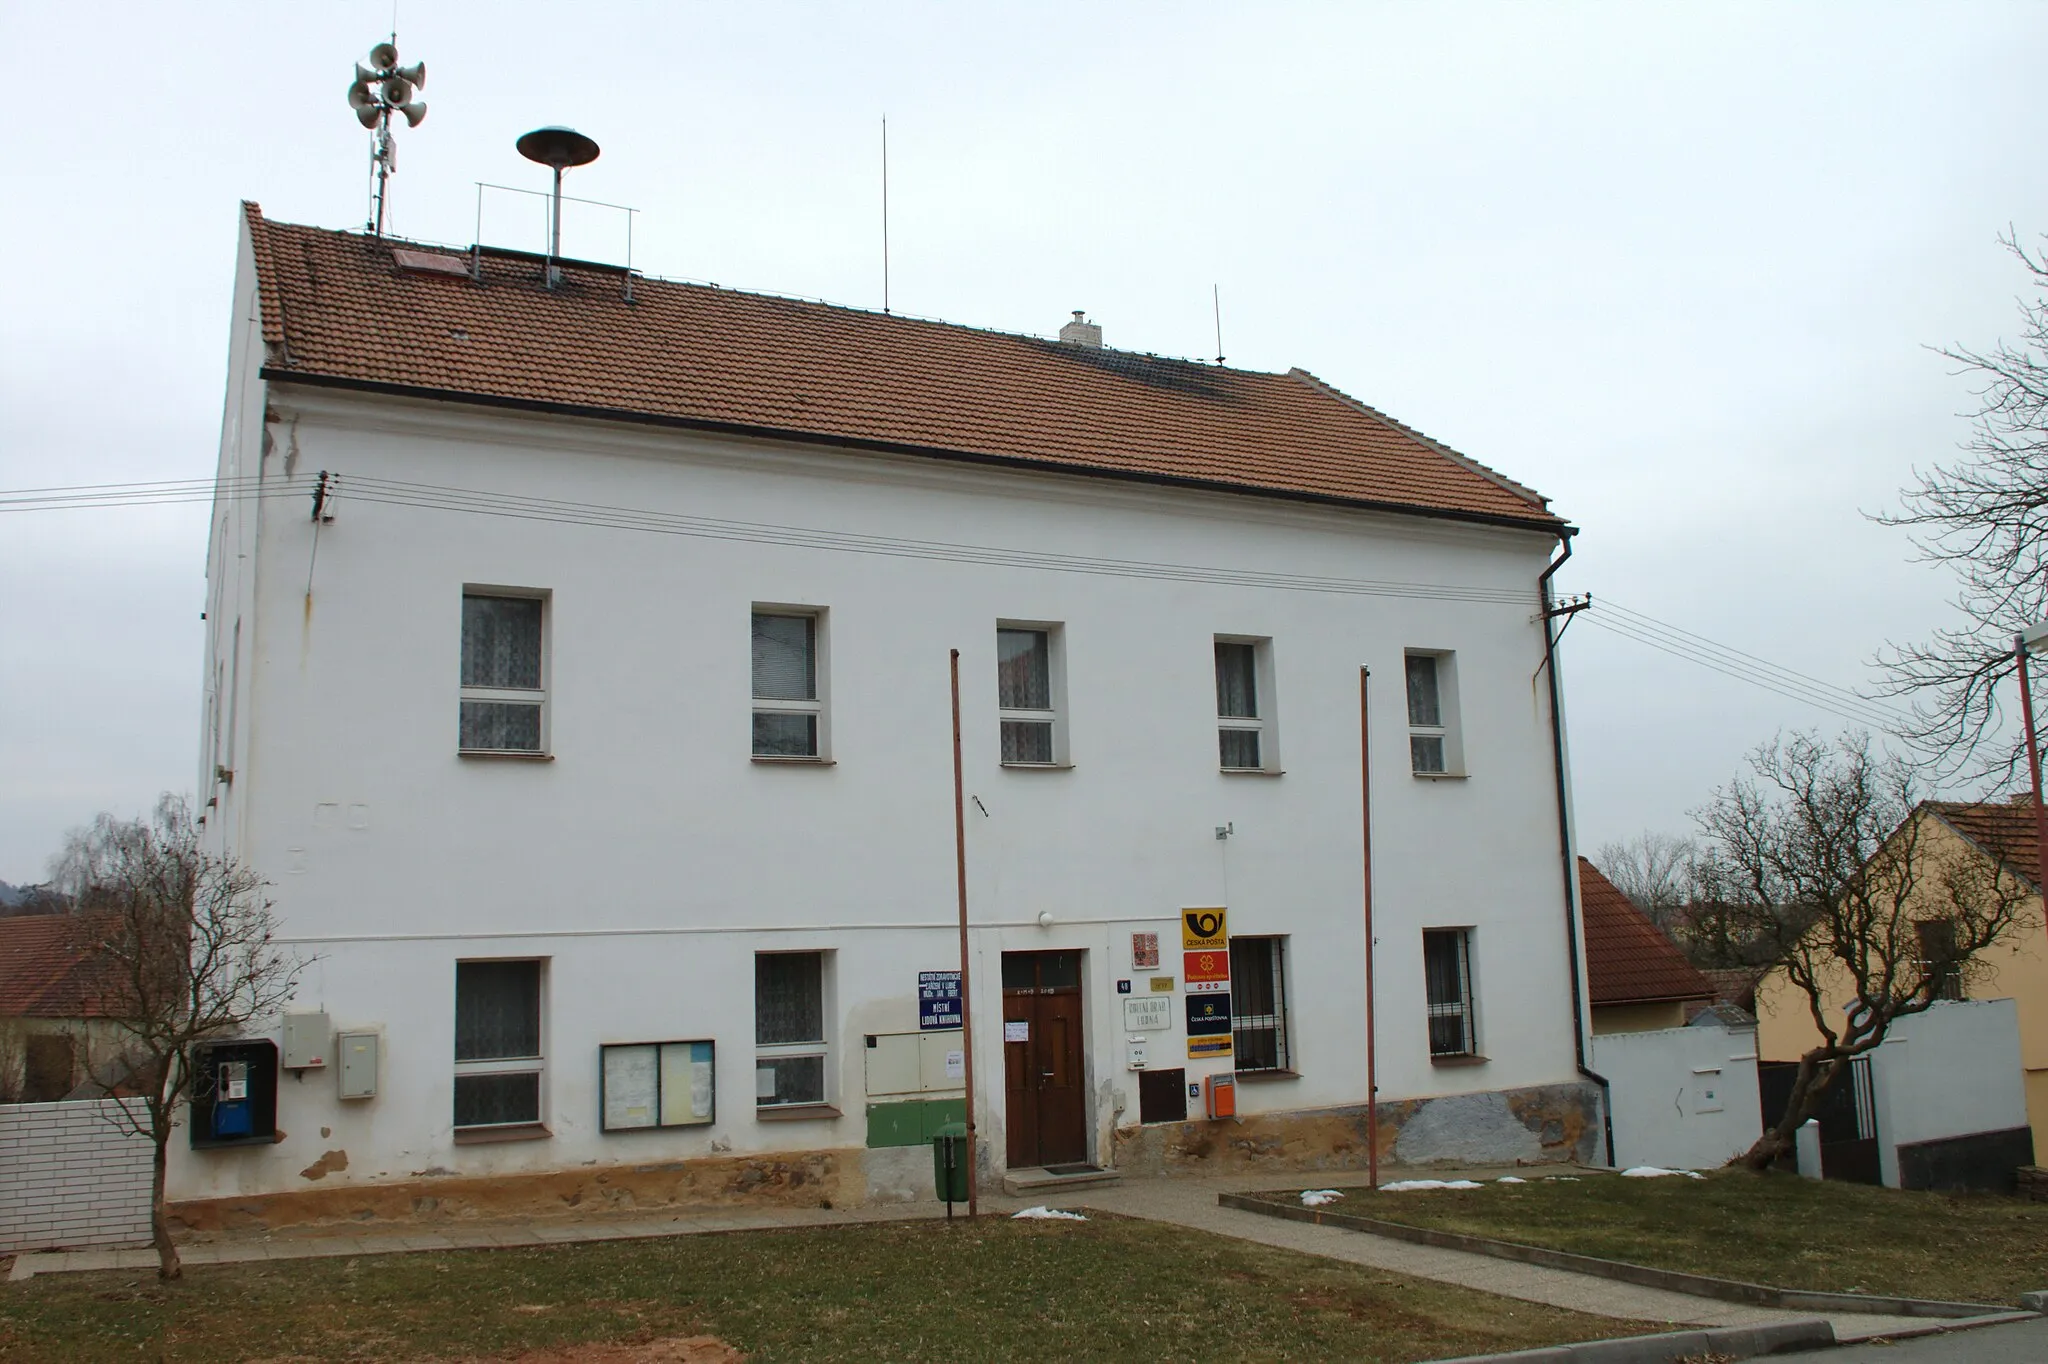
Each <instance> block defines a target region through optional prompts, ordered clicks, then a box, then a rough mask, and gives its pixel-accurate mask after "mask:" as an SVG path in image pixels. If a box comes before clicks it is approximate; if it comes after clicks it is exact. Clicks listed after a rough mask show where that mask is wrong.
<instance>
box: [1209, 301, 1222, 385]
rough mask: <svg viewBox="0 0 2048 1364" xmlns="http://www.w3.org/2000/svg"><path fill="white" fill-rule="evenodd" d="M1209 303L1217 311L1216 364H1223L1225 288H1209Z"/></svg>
mask: <svg viewBox="0 0 2048 1364" xmlns="http://www.w3.org/2000/svg"><path fill="white" fill-rule="evenodd" d="M1209 302H1210V304H1211V306H1213V307H1214V308H1215V310H1216V363H1217V364H1219V365H1220V364H1222V363H1223V287H1222V286H1221V285H1218V284H1212V285H1210V286H1209Z"/></svg>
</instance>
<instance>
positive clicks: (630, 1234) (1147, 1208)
mask: <svg viewBox="0 0 2048 1364" xmlns="http://www.w3.org/2000/svg"><path fill="white" fill-rule="evenodd" d="M1303 1178H1304V1176H1302V1175H1299V1174H1292V1175H1278V1176H1272V1177H1268V1178H1264V1179H1257V1178H1251V1179H1247V1178H1243V1177H1238V1178H1213V1179H1211V1178H1196V1177H1187V1176H1181V1177H1175V1178H1168V1179H1135V1180H1130V1181H1127V1182H1125V1183H1123V1184H1119V1185H1114V1186H1111V1187H1108V1188H1101V1189H1084V1190H1077V1191H1074V1192H1072V1193H1070V1194H1068V1195H1067V1196H1066V1197H1063V1198H1053V1199H1050V1200H1047V1199H1043V1198H1034V1199H1028V1200H1027V1199H1016V1198H1008V1197H1002V1196H992V1197H989V1198H985V1199H983V1200H982V1208H983V1211H984V1215H1007V1214H1008V1213H1011V1212H1015V1211H1017V1210H1018V1209H1020V1208H1023V1207H1025V1206H1028V1205H1029V1204H1030V1203H1033V1202H1041V1201H1050V1202H1052V1203H1053V1205H1054V1206H1057V1207H1070V1208H1097V1209H1100V1210H1102V1211H1104V1212H1113V1213H1118V1214H1121V1215H1123V1216H1126V1217H1138V1218H1144V1219H1146V1220H1149V1221H1154V1222H1168V1223H1172V1224H1174V1225H1176V1226H1183V1227H1191V1228H1194V1229H1196V1230H1199V1231H1206V1232H1212V1233H1215V1234H1216V1235H1219V1236H1231V1237H1236V1238H1237V1239H1239V1240H1243V1241H1255V1242H1258V1243H1259V1244H1261V1245H1268V1246H1278V1247H1281V1248H1283V1249H1287V1250H1294V1251H1300V1252H1302V1253H1304V1254H1308V1255H1320V1256H1323V1257H1325V1258H1327V1259H1332V1260H1342V1261H1345V1262H1347V1263H1349V1264H1357V1265H1369V1266H1371V1267H1372V1268H1374V1269H1384V1270H1391V1271H1393V1272H1395V1273H1400V1274H1408V1275H1412V1276H1414V1277H1416V1278H1419V1279H1434V1280H1437V1281H1438V1282H1441V1283H1450V1284H1457V1285H1459V1286H1461V1287H1465V1288H1474V1289H1478V1290H1480V1291H1482V1292H1486V1293H1495V1294H1499V1295H1500V1296H1502V1297H1509V1298H1520V1299H1522V1300H1524V1301H1527V1302H1541V1303H1549V1304H1551V1305H1553V1306H1557V1307H1565V1308H1570V1309H1572V1310H1574V1311H1579V1312H1586V1313H1591V1314H1593V1315H1595V1316H1603V1317H1615V1318H1619V1319H1622V1320H1626V1321H1643V1322H1653V1323H1668V1324H1671V1325H1688V1326H1748V1325H1757V1324H1761V1323H1765V1322H1774V1321H1792V1320H1797V1319H1801V1318H1810V1317H1812V1316H1814V1315H1816V1314H1814V1313H1811V1312H1791V1311H1784V1310H1781V1309H1777V1308H1768V1307H1749V1306H1745V1305H1742V1304H1739V1303H1729V1302H1721V1301H1719V1300H1717V1299H1713V1298H1697V1297H1693V1296H1691V1295H1690V1294H1684V1293H1671V1292H1666V1291H1664V1290H1662V1289H1654V1288H1642V1287H1638V1286H1636V1285H1634V1284H1626V1283H1617V1282H1615V1281H1614V1280H1612V1279H1601V1278H1595V1277H1593V1276H1591V1275H1585V1274H1574V1273H1571V1272H1569V1271H1566V1270H1560V1269H1549V1268H1545V1267H1543V1266H1541V1265H1527V1264H1521V1263H1519V1262H1516V1261H1512V1260H1499V1259H1495V1258H1493V1257H1492V1256H1489V1255H1475V1254H1472V1253H1470V1252H1467V1251H1461V1250H1441V1249H1438V1248H1436V1247H1433V1246H1417V1245H1411V1244H1409V1243H1407V1242H1405V1241H1393V1240H1388V1239H1385V1238H1383V1237H1378V1236H1372V1235H1369V1234H1367V1233H1364V1232H1358V1231H1352V1230H1349V1229H1347V1228H1343V1227H1332V1226H1317V1225H1314V1224H1311V1223H1305V1222H1289V1221H1282V1220H1280V1219H1278V1218H1272V1217H1262V1216H1260V1215H1259V1214H1257V1213H1251V1212H1244V1211H1241V1210H1239V1209H1235V1208H1224V1207H1219V1206H1218V1205H1217V1202H1216V1195H1217V1194H1219V1193H1222V1192H1225V1191H1230V1192H1240V1191H1245V1190H1251V1189H1275V1188H1299V1187H1301V1184H1302V1181H1303ZM943 1215H944V1214H943V1211H942V1209H941V1206H940V1205H939V1204H936V1203H910V1204H899V1205H893V1206H888V1207H878V1208H859V1209H824V1208H801V1209H799V1208H791V1209H749V1210H745V1211H735V1210H711V1211H704V1212H682V1213H665V1214H660V1215H654V1216H645V1215H643V1216H619V1217H603V1218H597V1217H593V1218H589V1219H578V1220H566V1219H565V1220H562V1221H559V1222H507V1223H499V1224H488V1225H478V1226H458V1227H446V1228H431V1229H430V1228H425V1227H421V1228H416V1229H415V1228H408V1229H405V1230H403V1231H398V1230H390V1231H374V1232H372V1231H365V1232H360V1233H351V1232H336V1231H334V1230H333V1229H332V1228H307V1229H303V1230H298V1231H293V1232H279V1233H272V1234H267V1235H237V1236H224V1237H220V1238H218V1239H213V1240H207V1241H199V1242H193V1243H189V1244H185V1245H181V1246H180V1247H179V1253H180V1255H181V1256H183V1258H184V1261H185V1263H186V1264H188V1265H212V1264H232V1263H241V1262H248V1261H255V1260H295V1259H311V1258H316V1257H326V1256H337V1255H383V1254H393V1253H399V1252H406V1251H426V1250H471V1249H484V1248H489V1247H497V1246H544V1245H563V1244H568V1243H572V1242H583V1241H619V1240H631V1239H634V1238H644V1237H660V1236H689V1235H702V1234H706V1233H711V1232H725V1231H763V1230H769V1229H773V1228H781V1227H806V1226H838V1225H846V1224H850V1223H858V1222H887V1221H903V1220H913V1219H924V1218H931V1217H938V1216H943ZM155 1264H156V1255H155V1253H154V1252H152V1251H148V1250H85V1251H68V1252H61V1253H51V1254H31V1255H23V1256H20V1257H19V1258H18V1259H17V1260H16V1261H15V1264H14V1269H13V1271H12V1273H11V1274H10V1276H9V1277H10V1278H11V1279H14V1280H21V1279H27V1278H31V1277H33V1276H35V1275H37V1274H62V1273H77V1272H81V1271H89V1270H108V1269H129V1270H137V1269H151V1268H154V1267H155ZM1829 1320H1831V1321H1832V1322H1833V1323H1834V1327H1835V1334H1836V1337H1837V1339H1840V1340H1844V1341H1851V1340H1868V1339H1872V1338H1877V1337H1884V1336H1889V1335H1893V1334H1895V1333H1901V1332H1919V1331H1924V1330H1926V1329H1927V1328H1928V1327H1929V1326H1932V1325H1935V1324H1936V1323H1933V1322H1930V1321H1928V1320H1926V1319H1924V1318H1910V1317H1886V1316H1876V1315H1868V1314H1863V1313H1843V1314H1839V1315H1835V1316H1832V1317H1830V1318H1829Z"/></svg>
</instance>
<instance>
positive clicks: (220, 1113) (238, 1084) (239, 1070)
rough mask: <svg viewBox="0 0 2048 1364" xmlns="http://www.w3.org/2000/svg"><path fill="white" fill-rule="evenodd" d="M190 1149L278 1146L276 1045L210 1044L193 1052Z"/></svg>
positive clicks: (261, 1041) (265, 1042) (257, 1042)
mask: <svg viewBox="0 0 2048 1364" xmlns="http://www.w3.org/2000/svg"><path fill="white" fill-rule="evenodd" d="M191 1126H192V1148H193V1149H194V1150H196V1151H205V1150H215V1149H218V1148H220V1147H224V1146H268V1145H270V1144H271V1143H272V1142H274V1141H276V1140H277V1043H275V1042H272V1041H270V1040H269V1039H267V1038H258V1039H256V1040H254V1041H247V1042H210V1043H207V1044H206V1045H204V1046H200V1047H195V1048H194V1049H193V1052H192V1115H191Z"/></svg>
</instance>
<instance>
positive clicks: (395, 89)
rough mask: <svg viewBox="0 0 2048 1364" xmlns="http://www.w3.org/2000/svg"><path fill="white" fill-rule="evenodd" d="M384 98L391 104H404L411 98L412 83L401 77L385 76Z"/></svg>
mask: <svg viewBox="0 0 2048 1364" xmlns="http://www.w3.org/2000/svg"><path fill="white" fill-rule="evenodd" d="M384 98H385V99H386V100H387V101H388V102H390V103H392V104H404V103H405V102H406V101H408V100H410V99H411V98H412V82H411V81H409V80H406V79H404V78H403V77H401V76H386V77H385V78H384Z"/></svg>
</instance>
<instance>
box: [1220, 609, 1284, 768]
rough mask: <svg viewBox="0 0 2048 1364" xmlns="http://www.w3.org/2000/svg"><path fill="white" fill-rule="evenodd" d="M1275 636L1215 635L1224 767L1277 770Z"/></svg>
mask: <svg viewBox="0 0 2048 1364" xmlns="http://www.w3.org/2000/svg"><path fill="white" fill-rule="evenodd" d="M1272 661H1273V659H1272V641H1270V640H1264V639H1232V638H1229V637H1227V636H1219V637H1218V638H1217V640H1216V744H1217V750H1218V758H1219V761H1220V762H1221V764H1222V766H1223V769H1224V770H1225V771H1226V772H1272V771H1277V770H1278V758H1279V754H1278V752H1277V746H1276V745H1275V743H1274V734H1273V715H1272V708H1273V703H1272V689H1273V683H1272V677H1273V669H1272Z"/></svg>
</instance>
